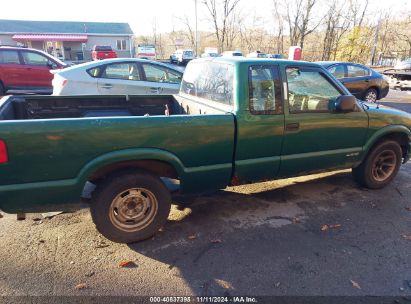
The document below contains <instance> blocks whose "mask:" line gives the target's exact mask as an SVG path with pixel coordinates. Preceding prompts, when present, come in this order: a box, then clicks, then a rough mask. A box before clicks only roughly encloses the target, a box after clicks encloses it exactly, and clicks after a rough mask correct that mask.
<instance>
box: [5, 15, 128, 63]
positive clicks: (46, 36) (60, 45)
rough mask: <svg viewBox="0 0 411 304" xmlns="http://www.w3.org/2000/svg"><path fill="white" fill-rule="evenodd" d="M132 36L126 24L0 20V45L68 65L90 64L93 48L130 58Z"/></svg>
mask: <svg viewBox="0 0 411 304" xmlns="http://www.w3.org/2000/svg"><path fill="white" fill-rule="evenodd" d="M133 36H134V33H133V31H132V30H131V28H130V26H129V24H128V23H106V22H71V21H67V22H66V21H25V20H0V45H12V46H26V47H30V48H34V49H39V50H42V51H45V52H48V53H49V54H51V55H53V56H55V57H58V58H59V59H62V60H67V61H87V60H91V51H92V48H93V46H94V45H110V46H111V47H112V48H113V50H115V51H116V52H117V54H118V57H124V58H127V57H133V55H134V46H133Z"/></svg>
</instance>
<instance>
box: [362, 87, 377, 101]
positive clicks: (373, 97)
mask: <svg viewBox="0 0 411 304" xmlns="http://www.w3.org/2000/svg"><path fill="white" fill-rule="evenodd" d="M364 100H365V101H367V102H377V100H378V91H377V90H376V89H374V88H369V89H368V90H367V91H366V92H365V93H364Z"/></svg>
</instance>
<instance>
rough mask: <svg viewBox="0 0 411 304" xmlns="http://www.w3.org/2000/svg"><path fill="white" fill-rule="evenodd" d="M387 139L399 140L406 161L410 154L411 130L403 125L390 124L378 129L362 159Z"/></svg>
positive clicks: (367, 145)
mask: <svg viewBox="0 0 411 304" xmlns="http://www.w3.org/2000/svg"><path fill="white" fill-rule="evenodd" d="M386 140H394V141H396V142H398V144H399V145H400V147H401V150H402V157H403V159H404V162H406V161H407V160H408V158H409V155H410V149H411V146H410V142H411V132H410V130H409V129H408V128H407V127H405V126H401V125H399V126H388V127H385V128H383V129H380V130H379V131H377V132H376V133H375V134H374V135H373V136H372V137H371V138H370V139H369V140H368V142H367V143H366V145H365V147H364V153H363V159H362V161H363V160H364V159H365V157H366V156H367V155H368V154H369V153H370V151H372V149H373V148H374V147H375V146H376V145H378V144H380V143H381V142H383V141H386Z"/></svg>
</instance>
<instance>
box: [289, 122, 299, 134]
mask: <svg viewBox="0 0 411 304" xmlns="http://www.w3.org/2000/svg"><path fill="white" fill-rule="evenodd" d="M299 129H300V124H299V123H298V122H293V123H289V124H287V125H286V126H285V130H286V131H288V132H295V131H298V130H299Z"/></svg>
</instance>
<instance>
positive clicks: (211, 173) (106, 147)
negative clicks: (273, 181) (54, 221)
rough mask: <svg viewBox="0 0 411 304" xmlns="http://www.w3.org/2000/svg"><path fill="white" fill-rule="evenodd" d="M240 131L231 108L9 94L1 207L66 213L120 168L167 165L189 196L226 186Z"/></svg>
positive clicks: (170, 99)
mask: <svg viewBox="0 0 411 304" xmlns="http://www.w3.org/2000/svg"><path fill="white" fill-rule="evenodd" d="M167 109H168V110H167ZM235 130H236V128H235V119H234V115H233V114H232V113H230V112H229V111H226V110H224V109H219V108H218V107H213V106H210V105H206V104H202V103H201V102H197V101H194V100H189V99H185V98H183V97H180V96H171V95H170V96H165V95H164V96H129V97H127V96H70V97H66V96H63V97H61V96H9V97H4V98H3V99H1V100H0V140H1V141H3V142H4V143H5V144H6V145H7V153H8V161H7V163H3V164H0V209H2V210H4V211H7V212H11V213H13V212H20V211H25V212H29V211H28V210H31V212H34V210H35V211H36V212H39V211H45V210H51V209H52V208H57V209H59V210H63V209H61V208H62V207H61V206H59V205H60V204H67V203H69V202H73V201H76V202H78V198H79V197H80V195H81V193H82V191H83V188H84V185H85V182H86V181H92V182H93V181H94V180H96V179H99V178H101V177H102V176H104V175H105V174H106V173H105V172H106V171H107V170H112V169H113V168H114V167H115V168H118V169H121V168H131V167H141V166H144V168H146V170H151V169H153V170H154V169H155V168H163V169H164V170H163V169H161V170H162V172H163V173H164V175H161V174H160V176H161V177H163V176H164V177H170V178H176V179H179V180H180V191H181V192H182V193H192V192H198V191H207V190H209V189H219V188H223V187H225V186H226V185H227V184H228V183H229V182H230V180H231V176H232V170H233V162H232V160H233V158H232V157H233V153H234V147H235ZM113 166H114V167H113ZM164 166H166V167H164ZM28 197H30V198H31V199H30V200H27V198H28ZM53 202H54V203H53ZM56 202H57V204H55V203H56ZM48 204H52V205H53V206H54V207H51V206H49V205H48Z"/></svg>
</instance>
